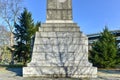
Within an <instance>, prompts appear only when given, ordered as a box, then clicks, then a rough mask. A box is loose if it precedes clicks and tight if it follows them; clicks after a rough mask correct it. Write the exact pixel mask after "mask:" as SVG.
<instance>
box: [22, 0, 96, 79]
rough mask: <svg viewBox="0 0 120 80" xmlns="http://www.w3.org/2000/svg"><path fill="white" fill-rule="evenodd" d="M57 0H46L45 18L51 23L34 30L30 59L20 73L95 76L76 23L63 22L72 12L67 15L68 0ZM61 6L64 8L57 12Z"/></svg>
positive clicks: (48, 75) (86, 45) (84, 41)
mask: <svg viewBox="0 0 120 80" xmlns="http://www.w3.org/2000/svg"><path fill="white" fill-rule="evenodd" d="M57 1H58V0H48V10H50V13H49V11H48V13H47V15H48V16H50V14H51V17H49V18H48V19H50V20H53V19H55V22H53V23H52V21H51V22H47V23H43V24H42V25H41V26H42V27H40V28H39V31H38V32H36V35H35V42H34V47H33V54H32V60H31V62H30V63H28V65H27V67H24V68H23V76H24V77H29V76H30V77H31V76H42V77H52V76H57V77H66V76H67V77H97V68H96V67H93V66H92V64H91V63H89V61H88V38H87V37H86V35H84V34H83V33H82V32H81V31H80V28H79V26H77V24H76V23H73V22H65V21H64V19H68V16H71V15H72V13H71V12H70V13H69V14H67V11H69V9H71V0H66V1H65V3H63V4H61V3H59V2H57ZM55 5H57V6H56V7H53V6H55ZM59 9H61V10H59ZM62 9H65V11H63V12H59V11H62ZM54 10H58V11H57V12H58V14H59V15H58V18H59V17H60V15H61V16H62V18H61V20H62V21H61V22H59V21H58V22H57V19H56V18H55V17H54V16H56V13H55V14H54ZM51 11H53V12H51ZM55 12H56V11H55ZM64 14H65V15H64ZM66 15H68V16H66ZM48 19H47V21H48Z"/></svg>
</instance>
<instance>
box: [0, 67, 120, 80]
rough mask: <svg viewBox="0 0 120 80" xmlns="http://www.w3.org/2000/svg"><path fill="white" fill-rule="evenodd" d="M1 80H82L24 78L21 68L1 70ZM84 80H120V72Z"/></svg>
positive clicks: (99, 74)
mask: <svg viewBox="0 0 120 80" xmlns="http://www.w3.org/2000/svg"><path fill="white" fill-rule="evenodd" d="M0 80H81V79H68V78H59V79H42V78H23V77H22V69H21V68H9V69H5V68H2V69H1V68H0ZM83 80H120V71H119V70H116V71H115V70H114V71H110V70H109V71H108V70H100V71H98V78H96V79H83Z"/></svg>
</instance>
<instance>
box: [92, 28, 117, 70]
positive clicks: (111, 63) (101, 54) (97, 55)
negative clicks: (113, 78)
mask: <svg viewBox="0 0 120 80" xmlns="http://www.w3.org/2000/svg"><path fill="white" fill-rule="evenodd" d="M117 59H118V58H117V45H116V39H115V36H114V35H112V34H111V33H110V32H109V30H108V28H107V27H105V29H104V30H103V32H102V33H101V35H100V38H99V39H98V40H97V41H96V42H94V43H93V45H92V50H91V51H90V60H91V61H92V63H93V64H94V65H95V66H97V67H100V68H111V67H115V65H116V64H117Z"/></svg>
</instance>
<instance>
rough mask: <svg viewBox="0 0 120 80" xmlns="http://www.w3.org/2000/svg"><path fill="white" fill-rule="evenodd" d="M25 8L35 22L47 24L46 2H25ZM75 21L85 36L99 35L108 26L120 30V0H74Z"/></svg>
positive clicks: (110, 28)
mask: <svg viewBox="0 0 120 80" xmlns="http://www.w3.org/2000/svg"><path fill="white" fill-rule="evenodd" d="M24 6H25V7H26V8H27V9H28V11H30V12H31V13H32V16H33V19H34V21H41V22H45V20H46V0H25V1H24ZM73 21H74V22H76V23H78V25H79V26H80V30H81V31H82V32H83V33H85V34H92V33H98V32H101V31H102V30H103V28H104V27H105V25H106V26H108V28H109V30H118V29H120V0H73Z"/></svg>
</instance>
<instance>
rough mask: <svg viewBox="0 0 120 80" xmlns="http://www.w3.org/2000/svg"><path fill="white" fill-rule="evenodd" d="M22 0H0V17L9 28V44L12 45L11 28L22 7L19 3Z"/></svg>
mask: <svg viewBox="0 0 120 80" xmlns="http://www.w3.org/2000/svg"><path fill="white" fill-rule="evenodd" d="M22 1H23V0H0V17H1V19H2V20H3V21H4V22H5V25H6V26H7V27H8V29H9V30H10V32H11V33H10V36H11V38H10V45H11V46H13V44H14V40H13V34H12V32H13V30H14V24H15V22H17V17H18V16H19V14H20V11H21V9H22V7H21V3H22Z"/></svg>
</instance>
